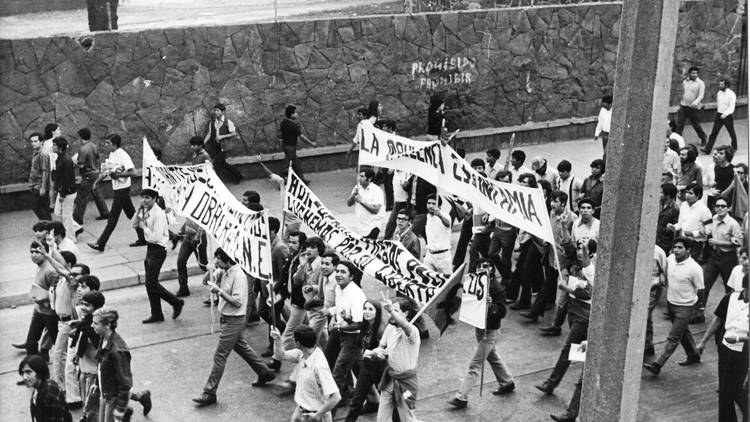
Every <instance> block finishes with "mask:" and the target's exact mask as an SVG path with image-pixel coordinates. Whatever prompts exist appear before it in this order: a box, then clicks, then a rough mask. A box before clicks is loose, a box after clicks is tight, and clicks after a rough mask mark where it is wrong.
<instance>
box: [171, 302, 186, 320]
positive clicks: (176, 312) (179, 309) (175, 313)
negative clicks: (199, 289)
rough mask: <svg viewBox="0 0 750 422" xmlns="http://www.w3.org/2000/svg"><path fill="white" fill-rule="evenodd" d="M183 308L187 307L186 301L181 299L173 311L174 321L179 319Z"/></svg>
mask: <svg viewBox="0 0 750 422" xmlns="http://www.w3.org/2000/svg"><path fill="white" fill-rule="evenodd" d="M183 306H185V301H184V300H182V299H180V301H179V302H177V304H176V305H174V308H173V310H172V319H177V317H178V316H180V314H181V313H182V307H183Z"/></svg>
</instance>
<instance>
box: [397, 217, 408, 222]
mask: <svg viewBox="0 0 750 422" xmlns="http://www.w3.org/2000/svg"><path fill="white" fill-rule="evenodd" d="M396 220H398V221H409V218H408V217H396Z"/></svg>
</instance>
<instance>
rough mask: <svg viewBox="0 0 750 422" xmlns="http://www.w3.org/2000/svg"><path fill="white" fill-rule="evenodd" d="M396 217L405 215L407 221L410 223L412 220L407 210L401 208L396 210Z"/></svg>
mask: <svg viewBox="0 0 750 422" xmlns="http://www.w3.org/2000/svg"><path fill="white" fill-rule="evenodd" d="M396 215H397V216H399V215H405V216H406V218H408V219H409V221H412V220H413V219H414V217H412V215H411V213H410V212H409V210H407V209H406V208H401V209H400V210H398V212H397V213H396Z"/></svg>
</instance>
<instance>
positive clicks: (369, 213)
mask: <svg viewBox="0 0 750 422" xmlns="http://www.w3.org/2000/svg"><path fill="white" fill-rule="evenodd" d="M374 177H375V172H374V171H373V170H372V169H371V168H364V169H362V170H361V171H360V172H359V177H358V180H357V185H356V186H354V189H352V192H351V193H350V194H349V198H347V200H346V205H347V206H350V207H351V206H354V214H355V215H356V216H357V222H358V224H357V228H358V234H359V235H361V236H364V237H368V238H370V239H377V238H378V235H379V234H380V226H381V225H382V223H383V217H384V216H385V197H384V196H383V190H382V189H380V187H379V186H378V185H376V184H375V183H373V182H372V179H373V178H374Z"/></svg>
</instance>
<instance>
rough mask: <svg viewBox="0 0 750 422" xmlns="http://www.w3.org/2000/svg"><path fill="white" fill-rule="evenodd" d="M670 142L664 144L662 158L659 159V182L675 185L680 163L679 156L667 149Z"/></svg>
mask: <svg viewBox="0 0 750 422" xmlns="http://www.w3.org/2000/svg"><path fill="white" fill-rule="evenodd" d="M669 142H670V140H669V139H667V140H666V141H665V142H664V157H662V159H661V182H662V183H676V182H677V175H678V174H679V173H680V168H681V167H682V162H681V161H680V156H679V155H678V154H677V153H676V152H674V151H673V150H672V149H671V148H669Z"/></svg>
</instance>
